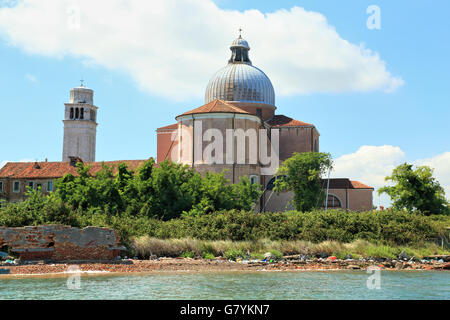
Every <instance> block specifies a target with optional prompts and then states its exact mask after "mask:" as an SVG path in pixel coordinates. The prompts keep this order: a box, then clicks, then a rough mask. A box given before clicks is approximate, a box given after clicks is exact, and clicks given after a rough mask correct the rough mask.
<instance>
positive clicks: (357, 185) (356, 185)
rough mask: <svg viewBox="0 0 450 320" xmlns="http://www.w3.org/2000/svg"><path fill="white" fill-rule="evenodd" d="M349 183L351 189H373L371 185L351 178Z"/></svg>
mask: <svg viewBox="0 0 450 320" xmlns="http://www.w3.org/2000/svg"><path fill="white" fill-rule="evenodd" d="M350 183H351V184H352V187H353V189H373V187H371V186H368V185H367V184H364V183H361V182H359V181H355V180H351V181H350Z"/></svg>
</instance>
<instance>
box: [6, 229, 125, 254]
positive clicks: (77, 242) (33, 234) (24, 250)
mask: <svg viewBox="0 0 450 320" xmlns="http://www.w3.org/2000/svg"><path fill="white" fill-rule="evenodd" d="M118 245H119V237H118V236H117V234H116V233H115V231H114V230H112V229H108V228H98V227H86V228H84V229H79V228H74V227H69V226H63V225H43V226H32V227H31V226H30V227H22V228H4V227H0V248H2V247H4V246H7V247H9V248H10V249H11V251H12V252H14V253H17V254H19V257H20V259H22V260H35V259H39V260H40V259H52V260H56V261H62V260H103V259H113V258H115V257H116V256H117V255H118V253H119V250H120V248H119V246H118Z"/></svg>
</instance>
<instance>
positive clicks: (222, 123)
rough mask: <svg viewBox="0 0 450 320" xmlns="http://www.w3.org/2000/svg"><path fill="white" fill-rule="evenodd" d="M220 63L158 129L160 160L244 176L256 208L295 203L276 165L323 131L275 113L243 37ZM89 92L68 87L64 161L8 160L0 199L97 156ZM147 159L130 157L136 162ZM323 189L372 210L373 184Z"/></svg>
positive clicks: (345, 203)
mask: <svg viewBox="0 0 450 320" xmlns="http://www.w3.org/2000/svg"><path fill="white" fill-rule="evenodd" d="M230 50H231V57H230V59H229V61H228V63H227V64H226V66H225V67H223V68H222V69H220V70H219V71H217V72H216V73H215V74H214V75H213V77H212V78H211V80H210V81H209V83H208V85H207V88H206V93H205V104H204V105H202V106H200V107H197V108H194V109H192V110H189V111H186V112H184V113H182V114H180V115H178V116H176V117H175V120H176V123H173V124H170V125H167V126H163V127H160V128H158V129H157V130H156V135H157V163H159V162H162V161H164V160H170V161H174V162H179V163H183V164H186V165H188V166H190V167H192V168H193V169H195V170H197V171H199V172H201V173H204V172H224V173H225V176H226V177H227V178H228V179H229V180H230V182H231V183H237V182H238V181H239V179H240V178H241V177H243V176H248V177H249V178H250V181H251V183H256V184H259V185H260V186H261V189H262V190H263V194H262V196H261V198H260V200H259V201H258V206H257V210H258V211H283V210H286V209H292V208H293V207H292V204H291V203H290V202H291V201H290V200H291V199H292V196H293V194H292V193H291V192H284V193H280V194H277V193H275V192H274V191H273V182H274V179H275V178H274V175H275V173H276V169H277V168H278V167H279V165H280V164H281V163H282V162H283V161H284V160H286V159H288V158H289V157H291V156H292V155H293V153H294V152H319V146H320V143H319V139H320V134H319V131H318V129H317V128H316V127H315V126H314V125H313V124H310V123H306V122H303V121H299V120H296V119H293V118H291V117H288V116H286V115H282V114H278V113H277V112H276V111H277V107H276V105H275V91H274V88H273V85H272V83H271V81H270V79H269V77H268V76H267V75H266V74H265V73H264V72H263V71H262V70H260V69H258V68H257V67H255V66H254V65H253V63H252V61H251V60H250V56H249V51H250V46H249V44H248V42H247V41H246V40H244V39H242V37H241V36H239V38H237V39H236V40H235V41H233V43H232V44H231V47H230ZM93 96H94V92H93V90H91V89H88V88H86V87H85V86H83V85H81V86H79V87H76V88H73V89H72V90H71V91H70V100H69V103H66V104H65V112H64V120H63V123H64V142H63V152H62V162H32V163H7V164H6V165H5V166H4V167H3V168H1V169H0V199H5V200H7V201H14V202H16V201H20V200H22V199H23V198H24V194H25V191H26V186H30V187H41V190H43V191H44V192H50V191H52V190H53V183H54V180H55V179H57V178H60V177H62V176H63V175H64V174H66V173H69V172H70V173H76V170H75V163H76V162H78V161H83V162H85V163H89V164H91V165H92V166H93V168H96V167H99V165H100V164H101V162H95V149H96V131H97V111H98V108H97V107H96V106H95V105H94V101H93ZM144 161H145V160H128V161H115V162H109V163H108V162H106V164H111V165H116V164H117V163H118V162H127V163H128V164H129V165H131V166H132V167H133V168H137V167H138V166H139V164H141V163H142V162H144ZM323 186H324V187H325V186H326V187H327V189H328V191H329V192H328V194H329V195H328V199H327V201H326V203H325V204H324V206H326V207H330V208H331V207H332V208H342V209H349V210H371V209H372V192H373V188H372V187H370V186H367V185H364V184H363V183H361V182H358V181H351V180H350V179H346V178H344V179H330V180H326V181H323Z"/></svg>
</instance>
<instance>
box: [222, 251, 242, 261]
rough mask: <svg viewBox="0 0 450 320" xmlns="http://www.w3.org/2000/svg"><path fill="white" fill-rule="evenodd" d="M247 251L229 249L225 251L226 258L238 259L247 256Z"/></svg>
mask: <svg viewBox="0 0 450 320" xmlns="http://www.w3.org/2000/svg"><path fill="white" fill-rule="evenodd" d="M245 256H246V255H245V253H244V252H243V251H242V250H237V249H228V250H227V251H226V252H225V258H227V259H228V260H233V261H236V259H237V258H245Z"/></svg>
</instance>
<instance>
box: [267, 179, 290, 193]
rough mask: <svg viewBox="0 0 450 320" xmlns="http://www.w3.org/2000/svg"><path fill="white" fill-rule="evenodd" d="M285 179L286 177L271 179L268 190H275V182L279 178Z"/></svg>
mask: <svg viewBox="0 0 450 320" xmlns="http://www.w3.org/2000/svg"><path fill="white" fill-rule="evenodd" d="M284 177H286V176H278V177H273V178H272V179H270V180H269V182H267V186H266V190H273V188H275V180H277V178H284Z"/></svg>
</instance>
